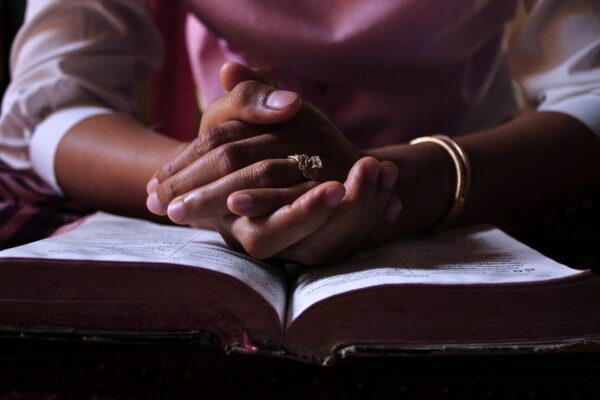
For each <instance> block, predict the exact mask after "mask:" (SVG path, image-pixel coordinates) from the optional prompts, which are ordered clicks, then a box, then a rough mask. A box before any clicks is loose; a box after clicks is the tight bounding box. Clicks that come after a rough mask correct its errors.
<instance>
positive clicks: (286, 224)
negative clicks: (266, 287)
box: [224, 181, 345, 259]
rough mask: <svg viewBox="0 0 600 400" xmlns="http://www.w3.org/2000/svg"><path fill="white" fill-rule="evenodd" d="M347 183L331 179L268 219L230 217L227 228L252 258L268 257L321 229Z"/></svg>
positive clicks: (343, 192) (340, 198) (227, 220)
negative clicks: (344, 184)
mask: <svg viewBox="0 0 600 400" xmlns="http://www.w3.org/2000/svg"><path fill="white" fill-rule="evenodd" d="M344 194H345V188H344V186H343V185H342V184H341V183H339V182H335V181H329V182H325V183H322V184H320V185H319V186H317V187H315V188H313V189H311V190H309V191H308V192H306V193H305V194H303V195H302V196H300V197H299V198H298V199H296V201H294V202H293V203H292V204H290V205H286V206H284V207H282V208H280V209H279V210H277V211H276V212H275V213H273V214H271V215H270V216H268V217H266V218H258V219H252V218H248V217H238V216H228V217H225V218H224V220H225V221H226V223H227V224H228V230H229V231H230V232H232V234H233V236H234V237H235V238H236V239H237V241H238V242H239V243H240V244H241V245H242V246H243V247H244V249H245V250H246V251H247V252H248V253H249V254H250V255H252V256H253V257H256V258H260V259H263V258H269V257H271V256H272V255H274V254H276V253H278V252H280V251H281V250H282V249H284V248H286V247H289V246H290V245H291V244H293V243H296V242H297V241H299V240H301V239H302V238H304V237H306V236H308V235H310V234H312V233H313V232H315V231H316V230H318V229H319V228H320V227H321V226H322V225H323V224H324V223H326V222H327V220H328V219H329V218H330V216H331V215H332V214H333V212H334V210H335V208H336V207H337V205H338V204H339V203H340V201H341V200H342V198H343V197H344Z"/></svg>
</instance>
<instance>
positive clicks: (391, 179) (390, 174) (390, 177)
mask: <svg viewBox="0 0 600 400" xmlns="http://www.w3.org/2000/svg"><path fill="white" fill-rule="evenodd" d="M397 178H398V169H396V168H394V167H392V166H386V167H382V168H381V176H380V177H379V179H380V180H381V185H382V186H383V187H384V188H385V189H392V188H393V187H394V184H395V183H396V179H397Z"/></svg>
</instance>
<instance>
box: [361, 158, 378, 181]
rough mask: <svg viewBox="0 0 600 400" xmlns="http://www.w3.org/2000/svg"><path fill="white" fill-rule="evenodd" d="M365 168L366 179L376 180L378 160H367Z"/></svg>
mask: <svg viewBox="0 0 600 400" xmlns="http://www.w3.org/2000/svg"><path fill="white" fill-rule="evenodd" d="M365 169H366V170H367V179H369V180H370V181H372V182H376V181H377V177H378V176H379V169H380V168H379V161H377V160H375V159H369V160H367V162H366V165H365Z"/></svg>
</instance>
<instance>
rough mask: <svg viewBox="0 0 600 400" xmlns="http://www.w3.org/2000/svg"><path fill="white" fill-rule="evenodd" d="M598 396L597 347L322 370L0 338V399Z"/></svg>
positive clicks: (197, 351) (193, 351) (209, 351)
mask: <svg viewBox="0 0 600 400" xmlns="http://www.w3.org/2000/svg"><path fill="white" fill-rule="evenodd" d="M390 397H393V398H414V399H430V398H444V399H451V398H471V399H481V398H483V399H507V398H527V399H538V398H539V399H587V398H591V399H600V354H592V353H587V354H586V353H580V354H540V355H535V354H533V355H527V356H520V355H494V356H449V357H443V356H438V357H427V356H417V357H402V358H393V359H379V360H356V361H353V362H346V363H342V364H339V365H337V366H334V367H320V366H315V365H309V364H303V363H299V362H293V361H290V360H283V359H272V358H267V357H261V356H246V355H239V354H237V355H236V354H234V355H225V354H224V353H223V352H222V351H221V350H220V349H217V348H211V347H208V348H207V347H204V346H197V345H193V344H190V343H186V344H181V343H166V344H145V345H139V344H114V343H80V342H79V343H76V342H47V341H40V340H29V339H28V340H24V339H21V340H19V339H3V340H2V341H0V398H3V399H52V400H57V399H71V398H73V399H95V400H100V399H104V398H111V399H145V398H169V399H188V398H211V399H235V398H244V399H247V398H261V399H282V398H283V399H293V398H316V399H338V398H347V399H354V398H356V399H370V398H390Z"/></svg>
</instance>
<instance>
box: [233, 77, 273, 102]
mask: <svg viewBox="0 0 600 400" xmlns="http://www.w3.org/2000/svg"><path fill="white" fill-rule="evenodd" d="M234 96H235V101H236V103H237V104H238V105H254V104H261V103H262V102H263V100H264V99H265V97H266V93H264V91H263V90H261V85H260V84H259V83H258V82H256V81H244V82H240V83H239V84H237V86H236V87H235V89H234Z"/></svg>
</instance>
